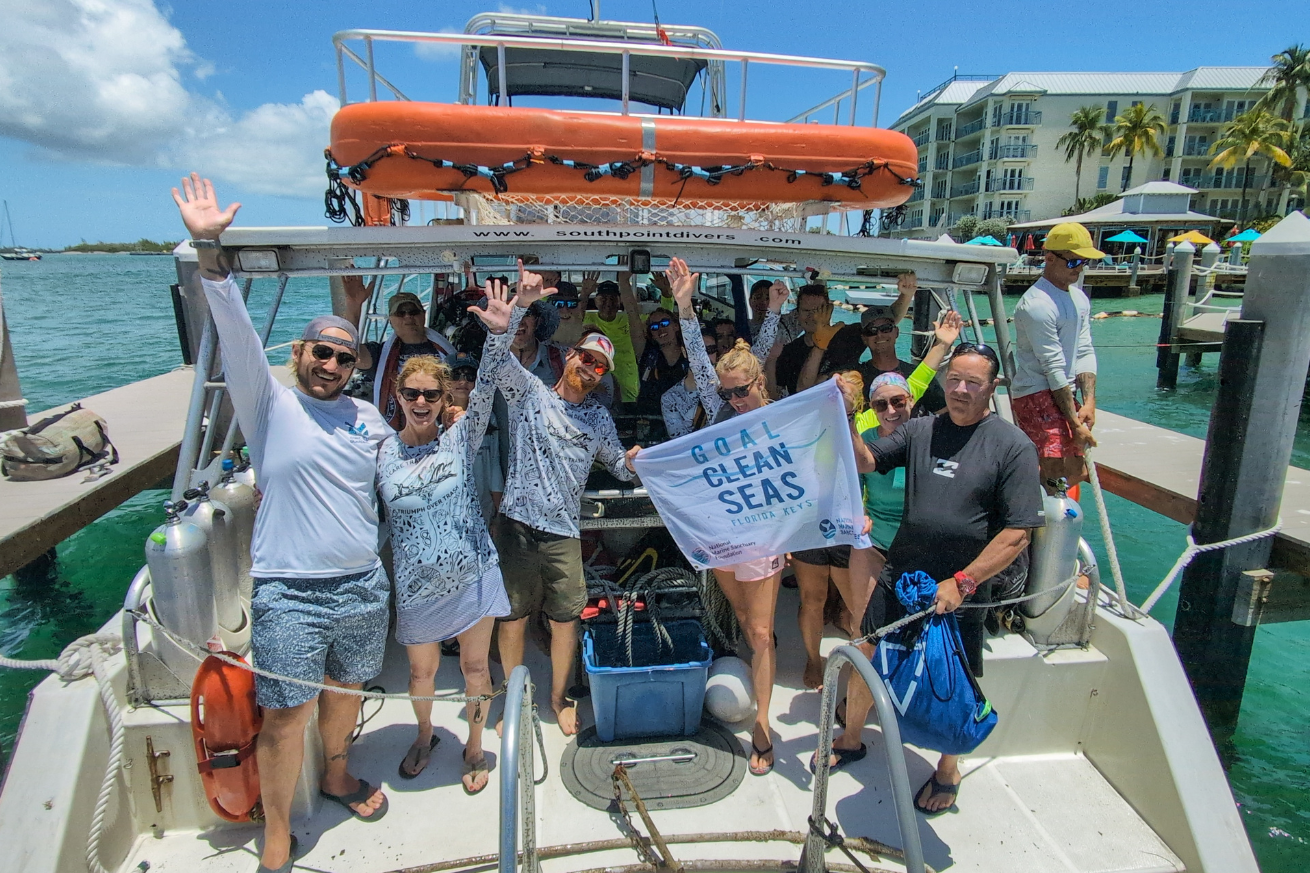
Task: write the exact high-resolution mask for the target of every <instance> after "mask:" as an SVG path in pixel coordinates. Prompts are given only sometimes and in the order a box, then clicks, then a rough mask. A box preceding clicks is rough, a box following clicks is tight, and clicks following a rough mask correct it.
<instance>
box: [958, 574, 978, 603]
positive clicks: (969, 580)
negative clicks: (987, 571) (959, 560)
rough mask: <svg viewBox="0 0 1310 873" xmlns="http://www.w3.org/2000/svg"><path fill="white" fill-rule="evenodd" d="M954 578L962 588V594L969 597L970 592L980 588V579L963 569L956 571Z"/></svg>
mask: <svg viewBox="0 0 1310 873" xmlns="http://www.w3.org/2000/svg"><path fill="white" fill-rule="evenodd" d="M954 578H955V584H956V585H957V586H958V587H959V589H960V594H961V595H963V596H964V597H968V596H969V595H970V594H972V593H973V592H975V591H977V590H978V580H977V579H975V578H973V577H972V576H970V575H969V574H968V573H966V572H964V571H963V570H961V571H960V572H958V573H956V574H955V577H954Z"/></svg>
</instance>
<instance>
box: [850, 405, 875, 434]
mask: <svg viewBox="0 0 1310 873" xmlns="http://www.w3.org/2000/svg"><path fill="white" fill-rule="evenodd" d="M877 428H878V413H876V412H874V411H873V410H872V409H866V410H864V411H863V412H861V413H859V414H858V415H856V416H855V430H856V431H858V432H859V433H864V432H865V431H866V430H877Z"/></svg>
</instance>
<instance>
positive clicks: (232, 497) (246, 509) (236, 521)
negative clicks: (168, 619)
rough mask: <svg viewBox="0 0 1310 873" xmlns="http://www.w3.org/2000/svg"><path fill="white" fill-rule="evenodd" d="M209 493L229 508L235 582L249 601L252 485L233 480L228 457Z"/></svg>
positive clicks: (243, 599) (252, 519) (250, 583)
mask: <svg viewBox="0 0 1310 873" xmlns="http://www.w3.org/2000/svg"><path fill="white" fill-rule="evenodd" d="M209 495H210V498H211V499H213V500H216V501H218V502H219V503H221V504H223V505H224V506H226V507H227V508H228V509H229V510H230V511H231V515H229V516H228V526H229V527H230V528H231V529H232V532H233V534H234V535H235V539H236V544H235V548H236V557H237V584H238V587H239V589H240V593H241V602H242V603H244V604H249V603H250V595H251V591H252V588H253V582H252V580H251V578H250V560H251V559H250V541H251V539H253V537H254V534H255V489H254V488H253V487H251V486H250V485H247V484H245V483H244V482H239V481H237V478H236V465H235V464H234V463H233V462H232V459H231V458H224V459H223V478H222V479H220V480H219V483H218V485H217V486H215V487H214V489H213V490H212V491H210V492H209ZM224 626H225V627H226V625H224Z"/></svg>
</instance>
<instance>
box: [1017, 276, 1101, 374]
mask: <svg viewBox="0 0 1310 873" xmlns="http://www.w3.org/2000/svg"><path fill="white" fill-rule="evenodd" d="M1014 364H1015V371H1016V372H1015V374H1014V379H1013V380H1011V382H1010V396H1011V397H1026V396H1028V395H1029V394H1036V393H1038V392H1039V391H1057V390H1059V389H1060V388H1066V387H1072V386H1073V384H1074V380H1075V379H1076V378H1077V377H1078V375H1079V374H1080V373H1095V372H1096V349H1094V348H1093V347H1092V304H1091V302H1090V301H1089V300H1088V299H1087V295H1086V294H1084V293H1083V290H1082V289H1081V288H1079V287H1078V286H1077V285H1070V286H1069V290H1068V291H1062V290H1060V289H1059V288H1057V287H1055V286H1054V285H1052V284H1051V283H1050V282H1048V281H1047V280H1046V279H1045V278H1041V279H1038V280H1037V281H1036V283H1034V284H1033V286H1032V287H1031V288H1029V289H1028V290H1027V291H1026V292H1024V295H1023V297H1022V298H1020V300H1019V305H1018V306H1016V307H1015V308H1014Z"/></svg>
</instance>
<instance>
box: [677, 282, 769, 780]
mask: <svg viewBox="0 0 1310 873" xmlns="http://www.w3.org/2000/svg"><path fill="white" fill-rule="evenodd" d="M666 275H667V276H668V278H669V280H670V283H671V284H672V286H673V297H674V299H675V300H676V301H677V303H678V316H679V318H680V319H681V321H682V333H683V335H684V336H693V337H694V336H696V334H697V333H699V331H700V326H699V324H698V323H697V321H696V311H695V309H693V308H692V301H691V298H692V293H693V292H694V291H695V290H696V283H697V281H698V280H699V279H700V276H699V274H696V273H692V272H690V271H689V270H688V269H687V264H686V262H685V261H683V260H682V259H681V258H673V259H671V260H670V261H669V269H668V272H667V274H666ZM787 293H788V292H787V286H786V285H784V284H783V283H781V282H775V283H774V286H773V288H772V289H771V290H770V292H769V314H768V316H767V317H766V318H765V320H764V324H763V325H762V326H761V328H760V332H759V336H758V337H757V338H756V342H755V348H754V349H752V348H751V347H750V346H748V345H747V344H746V342H745V341H744V340H737V343H736V345H734V346H733V347H732V348H731V349H729V350H728V351H727V352H726V353H724V354H722V355H720V356H719V361H718V363H717V364H715V365H711V364H710V359H709V355H708V354H707V353H706V349H705V346H704V344H702V343H698V342H691V343H689V344H688V345H687V356H688V358H689V359H690V362H691V368H692V372H693V373H694V374H695V376H696V387H697V389H698V390H699V391H700V397H701V404H702V405H703V406H704V407H705V417H706V418H707V419H708V420H709V421H710V422H715V423H717V422H720V421H725V420H727V419H729V418H731V417H733V416H734V415H740V414H743V413H746V412H750V411H752V410H755V409H759V408H760V407H762V406H763V405H764V404H766V403H768V402H769V394H768V391H767V390H766V389H765V387H764V366H763V363H762V360H763V359H765V358H767V356H768V354H769V351H770V350H771V347H772V345H773V338H774V336H776V334H777V330H778V315H779V313H780V312H781V311H782V304H783V303H784V302H785V301H786V300H787ZM782 567H783V556H782V555H772V556H769V557H765V558H760V559H758V560H754V561H746V562H744V563H741V564H731V565H729V566H726V567H715V568H714V578H715V580H716V581H717V582H718V583H719V587H720V588H721V589H723V594H724V596H726V597H727V598H728V602H729V603H731V604H732V609H733V612H735V613H736V615H737V623H738V624H740V625H741V630H742V635H743V636H744V637H745V638H746V642H747V644H748V645H749V646H750V649H751V657H750V667H751V681H752V682H753V683H754V686H755V704H756V711H755V725H754V728H753V731H752V733H751V758H750V771H751V773H752V774H753V775H755V776H764V775H767V774H768V773H769V771H771V770H772V769H773V735H772V733H771V732H770V730H769V702H770V700H771V699H772V697H773V679H774V675H775V673H776V671H777V662H776V657H775V653H774V649H773V617H774V612H775V610H776V608H777V603H778V585H779V583H780V582H781V580H782Z"/></svg>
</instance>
